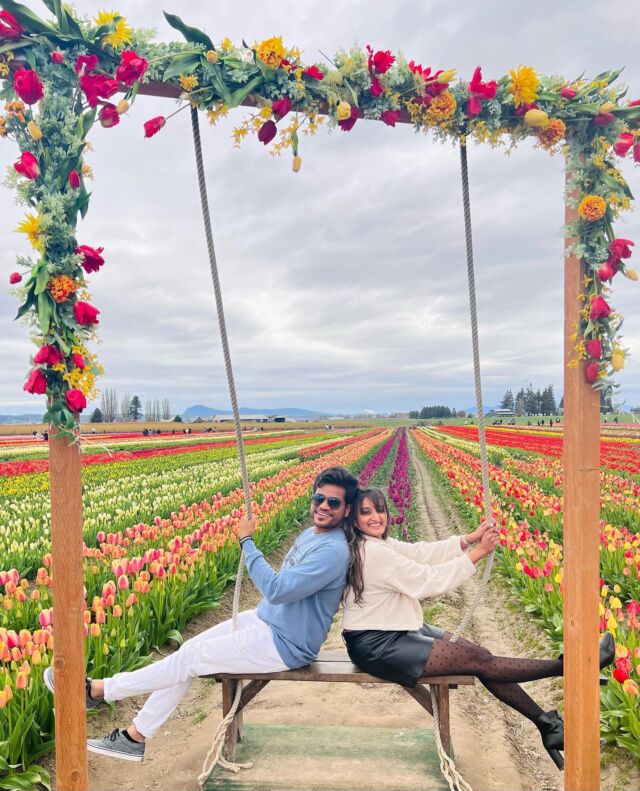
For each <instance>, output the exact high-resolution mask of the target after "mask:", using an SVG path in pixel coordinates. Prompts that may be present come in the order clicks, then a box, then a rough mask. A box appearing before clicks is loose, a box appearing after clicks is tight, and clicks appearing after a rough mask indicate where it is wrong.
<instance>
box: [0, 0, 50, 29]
mask: <svg viewBox="0 0 640 791" xmlns="http://www.w3.org/2000/svg"><path fill="white" fill-rule="evenodd" d="M2 7H3V8H4V10H5V11H8V12H9V13H10V14H13V16H14V17H15V18H16V19H17V20H18V22H20V24H21V25H22V27H24V29H25V30H27V31H28V32H29V33H44V34H45V35H50V34H53V35H55V34H56V32H57V31H56V29H55V28H54V27H52V26H51V25H50V24H49V23H48V22H45V21H44V20H43V19H40V17H39V16H37V15H36V14H34V13H33V11H31V10H30V9H29V8H27V6H25V5H22V4H21V3H14V2H13V0H2Z"/></svg>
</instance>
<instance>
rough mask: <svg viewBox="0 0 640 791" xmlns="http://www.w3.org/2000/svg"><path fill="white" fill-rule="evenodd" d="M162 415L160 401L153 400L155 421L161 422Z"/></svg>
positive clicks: (157, 399)
mask: <svg viewBox="0 0 640 791" xmlns="http://www.w3.org/2000/svg"><path fill="white" fill-rule="evenodd" d="M161 415H162V407H161V406H160V399H159V398H154V399H153V419H154V420H160V417H161Z"/></svg>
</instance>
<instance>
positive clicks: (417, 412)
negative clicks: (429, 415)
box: [409, 409, 420, 420]
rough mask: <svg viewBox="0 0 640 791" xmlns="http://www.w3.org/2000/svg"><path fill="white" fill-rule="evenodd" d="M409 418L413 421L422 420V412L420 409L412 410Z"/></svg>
mask: <svg viewBox="0 0 640 791" xmlns="http://www.w3.org/2000/svg"><path fill="white" fill-rule="evenodd" d="M409 418H410V419H411V420H419V418H420V410H418V409H412V410H411V411H410V412H409Z"/></svg>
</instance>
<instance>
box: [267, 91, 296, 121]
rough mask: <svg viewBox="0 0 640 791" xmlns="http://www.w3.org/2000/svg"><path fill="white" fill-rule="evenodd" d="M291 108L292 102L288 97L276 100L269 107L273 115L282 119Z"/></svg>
mask: <svg viewBox="0 0 640 791" xmlns="http://www.w3.org/2000/svg"><path fill="white" fill-rule="evenodd" d="M292 107H293V102H292V101H291V99H290V98H289V97H288V96H283V97H282V98H281V99H276V101H275V102H273V103H272V105H271V111H272V112H273V113H274V115H279V116H280V118H283V117H284V116H285V115H286V114H287V113H288V112H289V110H290V109H291V108H292Z"/></svg>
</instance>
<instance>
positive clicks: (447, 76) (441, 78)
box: [436, 69, 458, 85]
mask: <svg viewBox="0 0 640 791" xmlns="http://www.w3.org/2000/svg"><path fill="white" fill-rule="evenodd" d="M457 72H458V69H447V70H446V71H443V72H442V74H438V76H437V77H436V82H439V83H440V85H444V84H445V83H448V82H451V81H452V80H454V79H455V77H456V74H457Z"/></svg>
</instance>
